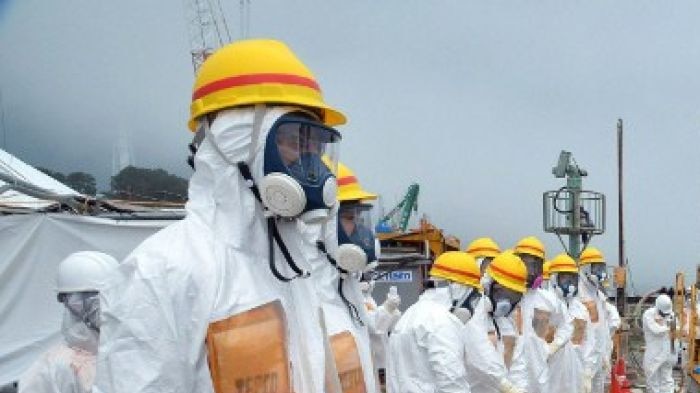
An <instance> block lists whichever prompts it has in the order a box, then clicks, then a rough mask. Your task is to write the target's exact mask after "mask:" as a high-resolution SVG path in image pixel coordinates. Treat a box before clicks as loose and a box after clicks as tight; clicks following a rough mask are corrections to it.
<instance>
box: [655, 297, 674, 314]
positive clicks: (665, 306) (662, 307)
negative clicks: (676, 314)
mask: <svg viewBox="0 0 700 393" xmlns="http://www.w3.org/2000/svg"><path fill="white" fill-rule="evenodd" d="M655 306H656V309H657V310H659V311H661V312H662V313H664V314H670V313H671V311H673V304H671V298H670V297H668V295H659V296H658V297H657V298H656V303H655Z"/></svg>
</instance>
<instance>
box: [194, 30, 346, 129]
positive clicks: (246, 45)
mask: <svg viewBox="0 0 700 393" xmlns="http://www.w3.org/2000/svg"><path fill="white" fill-rule="evenodd" d="M260 103H273V104H292V105H298V106H302V107H307V108H313V109H317V110H319V111H320V113H321V115H322V117H323V122H324V123H325V124H326V125H328V126H335V125H340V124H344V123H345V121H346V119H345V115H343V114H342V113H340V112H339V111H337V110H336V109H333V108H332V107H330V106H329V105H328V104H326V103H325V101H324V100H323V96H322V95H321V88H320V87H319V85H318V83H317V82H316V79H315V78H314V76H313V74H312V73H311V71H309V69H308V68H306V66H305V65H304V63H302V62H301V61H300V60H299V59H298V58H297V57H296V55H295V54H294V53H293V52H292V51H291V50H290V49H289V48H288V47H287V45H285V44H284V43H282V42H280V41H276V40H266V39H251V40H242V41H237V42H234V43H231V44H228V45H226V46H224V47H222V48H220V49H219V50H217V51H216V52H214V53H213V54H212V55H211V56H209V57H208V58H207V59H206V60H205V61H204V63H202V66H201V67H200V68H199V71H198V72H197V76H196V78H195V83H194V88H193V93H192V104H191V105H190V120H189V123H188V125H189V128H190V130H192V131H195V128H196V121H197V119H198V118H199V117H201V116H203V115H206V114H207V113H211V112H215V111H218V110H221V109H224V108H230V107H236V106H244V105H253V104H260Z"/></svg>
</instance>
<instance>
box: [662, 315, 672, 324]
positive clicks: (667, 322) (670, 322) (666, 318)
mask: <svg viewBox="0 0 700 393" xmlns="http://www.w3.org/2000/svg"><path fill="white" fill-rule="evenodd" d="M673 320H674V317H673V314H670V315H667V316H666V317H664V321H666V325H668V326H671V324H672V323H673Z"/></svg>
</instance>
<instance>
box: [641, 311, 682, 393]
mask: <svg viewBox="0 0 700 393" xmlns="http://www.w3.org/2000/svg"><path fill="white" fill-rule="evenodd" d="M642 326H643V329H644V342H645V344H646V349H645V351H644V374H645V376H646V380H647V388H648V389H649V391H650V392H651V393H673V391H674V382H673V364H674V363H675V357H674V355H675V354H673V353H671V341H670V338H669V332H670V328H669V325H668V319H667V318H664V317H662V316H661V315H660V314H659V310H658V309H657V308H656V307H651V308H649V309H647V310H646V311H644V315H643V316H642Z"/></svg>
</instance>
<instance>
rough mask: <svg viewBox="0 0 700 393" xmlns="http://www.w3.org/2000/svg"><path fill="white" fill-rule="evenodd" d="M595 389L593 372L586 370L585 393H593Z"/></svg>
mask: <svg viewBox="0 0 700 393" xmlns="http://www.w3.org/2000/svg"><path fill="white" fill-rule="evenodd" d="M592 390H593V372H592V371H591V370H588V369H586V370H584V372H583V393H591V391H592Z"/></svg>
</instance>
